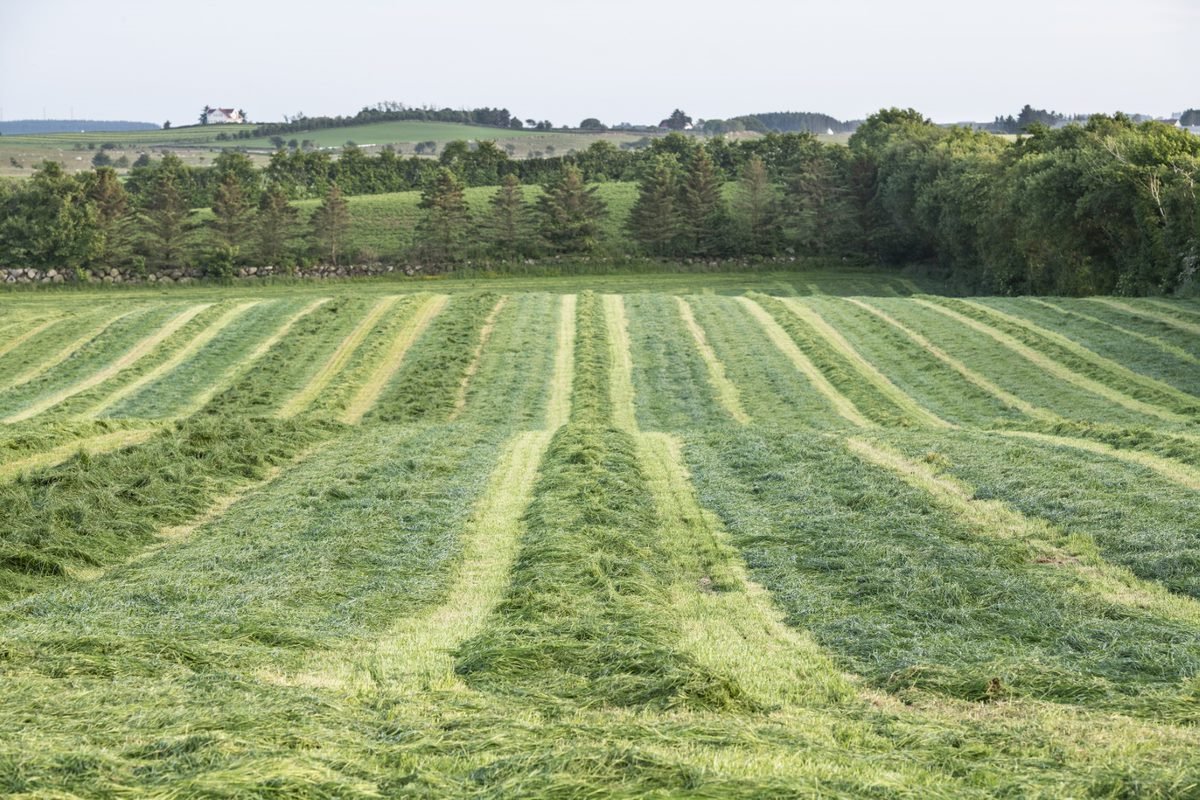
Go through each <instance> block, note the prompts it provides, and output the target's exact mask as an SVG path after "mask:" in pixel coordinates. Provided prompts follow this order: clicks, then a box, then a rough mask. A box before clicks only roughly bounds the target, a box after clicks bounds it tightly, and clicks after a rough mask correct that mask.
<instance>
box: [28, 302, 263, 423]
mask: <svg viewBox="0 0 1200 800" xmlns="http://www.w3.org/2000/svg"><path fill="white" fill-rule="evenodd" d="M256 302H257V301H253V300H242V301H237V300H227V301H223V302H219V303H213V304H204V305H203V307H200V306H194V307H192V308H191V309H188V311H186V312H184V313H185V314H186V315H188V317H187V318H186V319H183V318H182V315H181V317H176V318H175V319H173V320H171V323H169V325H170V328H169V329H168V328H166V327H164V329H163V330H161V331H159V332H156V334H155V336H154V337H153V340H150V341H149V346H144V343H145V342H147V340H143V342H140V343H139V346H138V348H136V349H135V350H136V352H135V351H131V352H130V353H129V354H126V356H124V357H123V358H122V359H121V361H120V365H119V369H118V370H116V371H113V369H112V368H111V367H110V368H109V369H108V370H107V372H108V373H110V374H109V376H108V377H107V378H105V379H104V380H102V381H100V382H99V383H92V385H90V386H88V387H87V388H85V389H83V390H82V391H76V392H74V393H73V394H72V395H71V396H70V397H68V398H67V399H65V400H63V401H62V402H60V403H58V404H57V405H55V406H54V407H53V408H51V409H49V410H47V411H46V412H45V414H46V417H47V419H80V418H83V419H87V418H95V417H99V416H103V415H104V413H105V412H106V411H107V410H108V409H109V408H111V407H112V406H113V405H115V404H116V403H119V402H121V401H122V400H124V399H126V398H127V397H129V396H131V395H133V394H135V393H137V392H138V391H139V390H140V389H142V388H143V387H145V386H146V385H147V384H148V383H152V382H154V381H156V380H158V379H160V378H162V377H163V376H164V375H166V374H167V373H169V372H170V371H171V370H173V369H174V368H175V367H177V366H179V365H180V364H181V363H183V361H186V360H187V359H188V358H189V357H191V356H192V355H195V353H196V351H197V350H199V349H200V348H202V347H203V346H204V345H205V344H207V343H208V342H210V341H211V340H212V339H214V338H216V337H217V336H218V335H219V334H220V333H221V332H222V331H223V330H224V328H225V327H226V326H228V325H229V324H230V323H231V322H233V321H234V320H235V319H236V318H237V317H238V316H240V315H241V314H244V313H245V312H246V311H247V310H249V308H251V307H252V306H253V305H254V304H255V303H256ZM197 309H198V310H197ZM164 334H165V335H164ZM139 353H140V354H139ZM92 381H94V378H93V379H90V380H89V382H88V383H91V382H92ZM77 388H78V387H77Z"/></svg>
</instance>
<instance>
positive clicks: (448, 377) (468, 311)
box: [364, 292, 500, 423]
mask: <svg viewBox="0 0 1200 800" xmlns="http://www.w3.org/2000/svg"><path fill="white" fill-rule="evenodd" d="M499 299H500V298H499V296H498V295H496V294H493V293H490V292H484V293H478V294H461V295H455V296H453V297H451V298H450V299H449V301H448V302H447V304H446V307H445V309H444V310H443V311H441V312H440V313H439V314H438V315H437V317H436V318H434V320H433V321H432V322H431V323H430V324H429V326H428V327H427V328H426V329H425V333H424V334H423V335H421V337H420V338H419V339H418V340H417V341H416V342H415V343H414V344H413V345H412V346H411V347H410V348H409V349H408V351H407V353H406V355H405V357H404V360H403V362H402V363H401V365H400V368H399V369H398V370H396V372H395V373H394V375H393V376H392V378H391V380H390V381H389V382H388V384H387V386H386V388H385V389H384V390H383V392H382V393H381V394H380V395H379V399H378V402H376V403H375V405H374V407H373V408H372V409H371V410H370V411H369V412H368V413H367V414H366V416H365V417H364V419H365V420H366V421H369V422H406V423H407V422H417V421H425V422H434V421H445V420H446V419H448V418H449V417H450V415H451V414H452V413H453V411H454V400H455V397H456V395H457V392H458V387H459V386H460V385H461V383H462V379H463V375H464V374H466V371H467V367H468V366H469V365H470V364H471V359H472V355H473V354H474V352H475V347H476V345H477V343H478V342H479V331H480V329H481V328H482V327H483V323H484V320H485V319H487V316H488V314H489V313H491V311H492V309H493V308H494V307H495V305H496V303H497V301H498V300H499Z"/></svg>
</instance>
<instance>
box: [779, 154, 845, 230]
mask: <svg viewBox="0 0 1200 800" xmlns="http://www.w3.org/2000/svg"><path fill="white" fill-rule="evenodd" d="M784 205H785V209H786V212H787V221H788V225H789V228H790V229H791V231H792V236H794V238H795V241H796V244H797V245H798V246H799V248H800V249H801V251H802V252H807V253H815V254H829V253H834V252H837V251H839V250H842V249H845V247H846V246H847V245H848V244H849V241H850V239H851V237H852V236H853V230H852V220H853V216H854V213H853V209H852V207H851V202H850V190H849V186H848V183H847V180H846V178H845V176H844V175H843V174H842V173H841V171H840V170H839V169H838V165H837V164H836V163H835V162H834V161H833V160H832V158H831V157H830V156H829V155H827V154H824V153H817V154H815V155H814V157H813V158H811V159H807V160H805V161H804V162H803V163H802V164H800V165H799V167H798V168H797V170H796V172H795V173H794V174H793V175H792V176H791V178H790V179H789V180H788V182H787V185H786V187H785V196H784Z"/></svg>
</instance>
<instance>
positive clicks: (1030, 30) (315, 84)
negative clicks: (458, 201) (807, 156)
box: [0, 0, 1200, 125]
mask: <svg viewBox="0 0 1200 800" xmlns="http://www.w3.org/2000/svg"><path fill="white" fill-rule="evenodd" d="M1198 40H1200V2H1197V0H1137V1H1136V2H1128V1H1127V0H989V2H985V3H980V2H969V1H968V0H908V2H893V1H892V0H819V2H809V0H793V2H783V1H782V0H775V1H774V2H771V1H768V0H719V1H718V0H690V2H686V3H685V2H675V0H671V1H670V2H661V1H656V0H606V1H605V2H594V3H588V4H583V3H577V2H572V1H571V0H492V1H491V2H483V1H482V0H459V2H454V3H446V2H437V1H436V0H425V1H424V2H419V3H418V2H406V1H405V0H400V1H398V2H384V0H338V1H337V2H331V1H328V0H327V2H314V1H312V0H289V2H286V3H263V2H255V0H238V1H236V2H235V1H234V0H207V2H203V3H180V2H170V0H168V2H162V1H161V0H158V1H157V2H146V0H121V2H117V3H100V4H97V3H93V2H87V3H85V2H80V1H78V0H76V1H75V2H72V1H71V0H38V1H37V2H25V1H24V0H0V114H2V115H3V119H5V120H13V119H21V118H35V119H40V118H42V117H43V116H45V117H48V118H52V119H53V118H67V117H73V118H87V119H130V120H143V121H148V122H156V123H161V122H162V121H164V120H167V119H169V120H171V121H172V122H173V123H174V124H176V125H180V124H188V123H191V122H194V121H195V119H196V117H197V116H198V115H199V113H200V109H201V108H202V107H203V106H204V105H205V104H206V103H208V104H211V105H214V106H226V107H228V106H233V107H235V108H244V109H246V111H247V112H248V113H249V115H250V117H251V119H253V120H255V121H269V120H277V119H280V118H281V117H282V116H283V115H284V114H289V115H291V114H294V113H296V112H297V111H303V112H305V113H306V114H308V115H310V116H315V115H318V114H347V113H354V112H355V111H357V110H358V109H360V108H361V107H363V106H364V105H368V104H374V103H376V102H378V101H381V100H396V101H399V102H403V103H406V104H408V105H424V104H433V105H437V106H438V107H442V106H449V107H454V108H461V107H468V108H469V107H475V106H484V105H487V106H503V107H507V108H508V109H509V110H511V111H512V112H513V113H515V114H517V115H519V116H520V117H521V118H522V119H524V118H529V117H536V118H538V119H550V120H551V121H552V122H554V124H555V125H561V124H564V123H565V124H571V125H575V124H578V123H579V121H580V120H581V119H583V118H585V117H593V116H594V117H599V118H600V119H601V120H602V121H603V122H605V123H608V124H613V123H617V122H622V121H629V122H634V123H650V122H657V121H658V120H660V119H662V118H663V117H665V116H666V115H667V114H669V113H670V111H671V110H672V109H673V108H676V107H681V108H683V109H684V110H685V111H687V112H688V113H689V114H690V115H691V116H693V117H696V118H716V117H729V116H736V115H739V114H748V113H753V112H760V111H820V112H824V113H828V114H832V115H834V116H835V117H838V118H840V119H851V118H861V117H864V116H866V115H867V114H870V113H872V112H873V111H876V110H878V109H879V108H881V107H885V106H901V107H910V106H911V107H913V108H916V109H917V110H919V111H921V112H923V113H924V114H926V115H927V116H930V117H933V118H934V119H935V120H936V121H938V122H955V121H962V120H990V119H991V118H992V117H994V116H995V115H996V114H1001V113H1004V114H1008V113H1012V114H1016V113H1017V111H1018V110H1019V109H1020V107H1021V106H1022V105H1024V104H1025V103H1031V104H1033V105H1034V106H1035V107H1045V108H1050V109H1055V110H1058V111H1062V112H1066V113H1082V112H1096V111H1106V112H1111V111H1114V110H1118V109H1120V110H1124V111H1129V112H1137V113H1150V114H1156V115H1165V114H1168V113H1171V112H1173V111H1180V110H1183V109H1185V108H1189V107H1200V80H1197V76H1200V61H1197V55H1196V53H1197V51H1196V42H1197V41H1198Z"/></svg>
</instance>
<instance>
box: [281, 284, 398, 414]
mask: <svg viewBox="0 0 1200 800" xmlns="http://www.w3.org/2000/svg"><path fill="white" fill-rule="evenodd" d="M400 299H401V298H400V296H399V295H392V296H390V297H382V298H380V299H379V300H377V301H375V304H374V305H373V306H371V308H370V310H369V311H368V312H367V313H366V315H365V316H363V318H362V320H360V321H359V323H358V325H356V326H355V327H354V329H353V330H351V331H350V333H348V334H347V335H346V337H345V338H344V339H342V341H341V342H340V343H338V346H337V349H335V350H334V351H333V353H331V354H330V356H329V358H328V360H326V361H325V363H324V364H322V365H321V366H320V368H319V369H318V370H317V372H316V374H315V375H313V377H312V379H311V380H309V382H308V383H307V384H306V385H305V386H304V387H303V388H302V389H301V390H300V391H299V392H297V393H296V394H294V395H292V397H290V398H288V400H287V401H286V402H285V403H284V404H283V405H282V406H280V408H279V410H278V411H276V412H275V413H276V416H278V417H280V418H283V419H287V418H288V417H294V416H295V415H297V414H299V413H300V412H302V411H304V410H305V409H306V408H308V407H309V406H310V405H312V403H313V401H314V400H316V398H317V396H318V395H320V394H321V392H322V391H324V390H325V388H326V387H327V386H329V384H330V383H331V382H332V381H333V379H334V378H335V377H337V376H338V374H339V373H340V372H341V371H342V370H343V369H345V367H346V364H347V363H348V362H349V361H350V358H351V356H353V354H354V351H355V350H357V349H358V348H359V346H360V345H362V343H363V341H364V340H365V339H366V338H367V334H369V333H370V332H371V330H372V329H373V328H374V327H375V326H376V325H377V324H379V321H380V320H381V319H382V318H383V317H384V316H385V315H386V314H387V313H388V312H389V311H390V310H391V309H392V307H393V306H395V305H396V303H398V302H400Z"/></svg>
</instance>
